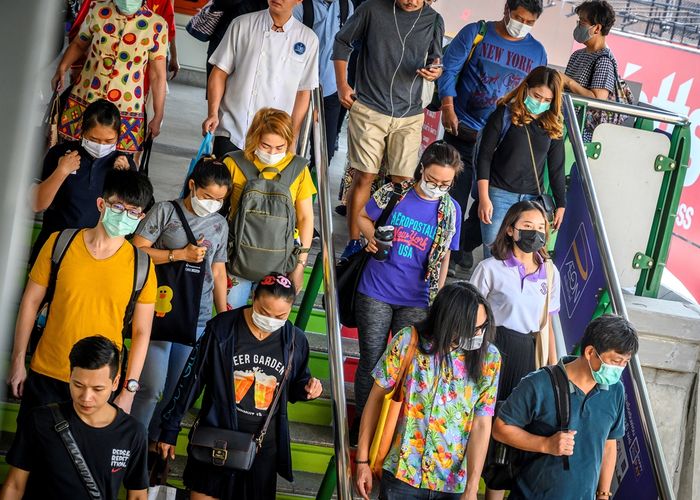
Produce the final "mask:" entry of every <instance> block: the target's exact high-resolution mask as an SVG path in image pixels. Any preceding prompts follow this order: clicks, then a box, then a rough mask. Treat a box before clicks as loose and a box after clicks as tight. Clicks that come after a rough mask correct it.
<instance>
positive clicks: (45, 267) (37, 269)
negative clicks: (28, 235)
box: [29, 232, 68, 287]
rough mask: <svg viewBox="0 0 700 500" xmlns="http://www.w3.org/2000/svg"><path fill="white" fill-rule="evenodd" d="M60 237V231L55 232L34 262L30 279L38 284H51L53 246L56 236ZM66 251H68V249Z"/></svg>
mask: <svg viewBox="0 0 700 500" xmlns="http://www.w3.org/2000/svg"><path fill="white" fill-rule="evenodd" d="M57 237H58V232H56V233H53V234H52V235H51V236H49V239H47V240H46V243H44V246H42V247H41V251H40V252H39V256H38V257H37V258H36V261H35V262H34V267H32V270H31V272H30V273H29V279H30V280H32V281H33V282H34V283H36V284H37V285H41V286H43V287H48V286H49V279H50V277H51V254H52V253H53V246H54V244H55V243H56V238H57ZM66 251H68V250H67V249H66Z"/></svg>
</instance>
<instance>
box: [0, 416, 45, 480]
mask: <svg viewBox="0 0 700 500" xmlns="http://www.w3.org/2000/svg"><path fill="white" fill-rule="evenodd" d="M37 411H38V410H36V409H35V410H32V411H31V412H30V414H29V418H28V419H27V423H26V424H25V425H21V426H18V427H17V433H16V434H15V439H14V440H13V441H12V446H11V447H10V451H8V452H7V457H6V462H7V463H8V464H10V465H11V466H13V467H17V468H18V469H22V470H25V471H29V472H31V471H32V469H34V467H35V456H34V454H35V453H37V451H38V450H41V447H42V446H45V443H37V439H36V438H37V434H38V433H37V431H36V413H37Z"/></svg>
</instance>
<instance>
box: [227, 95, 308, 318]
mask: <svg viewBox="0 0 700 500" xmlns="http://www.w3.org/2000/svg"><path fill="white" fill-rule="evenodd" d="M293 139H294V132H293V126H292V118H291V117H290V116H289V115H288V114H287V113H285V112H284V111H280V110H277V109H273V108H263V109H261V110H259V111H258V112H257V113H256V114H255V117H254V118H253V122H252V123H251V125H250V128H249V129H248V134H247V136H246V142H245V149H244V150H243V151H240V152H235V153H233V154H232V155H231V156H227V157H226V158H225V159H224V164H225V165H226V166H227V167H228V169H229V171H230V172H231V179H232V181H233V189H232V191H231V210H230V213H229V221H230V222H231V229H230V232H229V235H230V240H229V243H230V244H229V256H228V257H229V275H230V277H231V280H232V282H233V288H232V289H231V291H230V292H229V295H228V301H229V304H230V305H231V306H232V307H233V308H238V307H241V306H243V305H245V304H246V303H247V301H248V298H249V296H250V290H251V288H252V286H253V282H254V281H255V280H256V278H257V277H256V276H255V275H254V273H249V274H248V275H247V276H246V275H243V274H247V273H231V269H232V268H234V267H235V266H232V262H233V260H234V259H236V258H238V257H240V255H238V254H237V253H238V252H239V251H240V248H236V244H235V240H236V234H235V233H236V231H235V226H236V224H235V221H236V217H237V216H238V209H239V207H240V206H241V201H242V200H241V197H242V195H243V193H244V189H245V187H246V184H247V182H248V178H247V177H246V175H245V173H244V169H245V167H242V166H241V165H240V164H242V163H244V162H249V163H252V165H254V166H255V168H256V169H257V171H258V172H259V173H260V175H261V177H262V178H264V179H267V180H273V179H276V178H277V179H278V180H281V178H283V177H284V175H283V174H284V170H285V169H287V168H292V169H298V170H299V173H298V174H296V176H295V177H294V178H293V181H291V182H290V185H289V195H290V200H291V203H292V205H293V208H294V217H295V224H294V227H296V229H297V231H296V233H297V234H298V241H297V243H296V247H294V251H293V253H295V254H296V255H297V256H298V258H297V260H296V263H295V264H292V265H293V268H291V269H290V268H286V269H272V268H269V269H257V272H259V273H260V275H266V274H268V273H269V272H273V271H277V272H286V273H288V275H289V279H290V280H291V281H292V283H293V284H294V286H295V288H296V290H297V291H299V290H300V289H301V286H302V283H303V279H304V267H305V266H306V260H307V258H308V249H309V247H310V246H311V241H312V239H313V232H314V213H313V204H312V196H313V195H314V194H316V188H315V186H314V183H313V179H312V178H311V173H310V172H309V168H308V164H306V160H305V159H303V158H300V157H298V156H296V155H295V154H294V153H293V152H292V144H293ZM300 162H304V164H303V165H302V164H301V163H300ZM300 165H301V168H299V166H300ZM278 176H281V177H278ZM242 217H245V224H255V223H256V222H257V221H258V220H262V219H253V218H251V217H248V216H247V215H245V216H243V215H242ZM258 223H260V222H258ZM266 229H269V228H267V227H266V228H264V229H263V228H260V231H259V232H258V231H255V230H250V231H249V230H246V233H249V234H250V233H254V234H263V233H264V232H265V230H266ZM289 257H291V256H290V255H286V256H285V258H289ZM274 265H276V264H270V266H274Z"/></svg>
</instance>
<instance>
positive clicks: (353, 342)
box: [306, 332, 360, 358]
mask: <svg viewBox="0 0 700 500" xmlns="http://www.w3.org/2000/svg"><path fill="white" fill-rule="evenodd" d="M306 338H307V339H308V341H309V349H311V350H312V351H314V352H321V353H325V354H328V337H327V336H326V335H323V334H318V333H308V332H307V333H306ZM342 347H343V356H344V357H346V358H359V357H360V347H359V344H358V343H357V339H350V338H347V337H343V338H342Z"/></svg>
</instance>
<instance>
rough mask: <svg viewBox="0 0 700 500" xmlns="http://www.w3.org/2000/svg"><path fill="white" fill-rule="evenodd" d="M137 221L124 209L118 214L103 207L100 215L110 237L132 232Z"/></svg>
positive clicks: (137, 224)
mask: <svg viewBox="0 0 700 500" xmlns="http://www.w3.org/2000/svg"><path fill="white" fill-rule="evenodd" d="M139 222H140V221H138V220H134V219H132V218H131V217H129V216H128V215H127V214H126V211H124V212H122V213H120V214H119V213H117V212H115V211H114V210H112V209H111V208H109V207H105V214H104V216H103V217H102V225H103V226H104V228H105V231H107V234H108V235H109V237H110V238H116V237H117V236H126V235H128V234H133V233H134V232H135V231H136V228H137V227H138V226H139Z"/></svg>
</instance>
